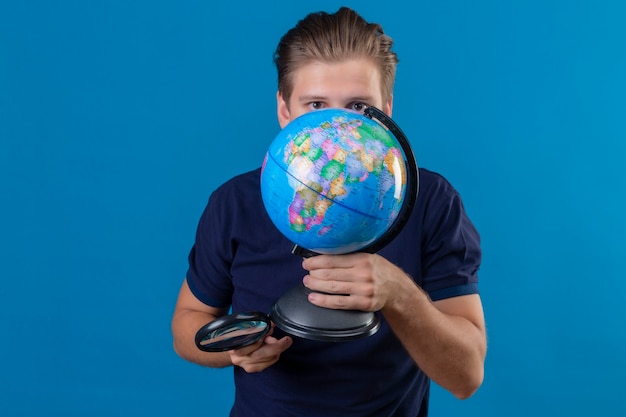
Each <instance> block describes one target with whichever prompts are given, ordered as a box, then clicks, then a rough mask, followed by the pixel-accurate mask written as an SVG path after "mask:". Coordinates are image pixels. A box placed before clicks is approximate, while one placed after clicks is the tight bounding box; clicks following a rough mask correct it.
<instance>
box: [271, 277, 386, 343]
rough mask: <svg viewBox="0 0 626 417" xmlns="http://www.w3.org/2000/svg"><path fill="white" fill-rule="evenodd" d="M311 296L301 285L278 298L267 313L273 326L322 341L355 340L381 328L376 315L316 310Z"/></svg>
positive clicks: (354, 311) (322, 308)
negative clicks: (310, 298)
mask: <svg viewBox="0 0 626 417" xmlns="http://www.w3.org/2000/svg"><path fill="white" fill-rule="evenodd" d="M310 293H311V290H309V289H308V288H306V287H305V286H304V285H298V286H296V287H294V288H292V289H291V290H289V291H287V293H285V295H283V296H282V297H281V298H279V299H278V301H276V303H275V304H274V305H273V306H272V309H271V312H270V317H271V318H272V321H273V322H274V323H275V324H276V327H278V328H279V329H281V330H283V331H284V332H286V333H289V334H291V335H294V336H298V337H302V338H304V339H310V340H317V341H324V342H343V341H351V340H357V339H361V338H365V337H368V336H371V335H373V334H374V333H376V332H377V331H378V329H379V328H380V319H379V317H378V316H377V315H376V314H375V313H372V312H369V311H356V310H333V309H329V308H324V307H319V306H316V305H315V304H312V303H311V302H310V301H309V300H308V295H309V294H310Z"/></svg>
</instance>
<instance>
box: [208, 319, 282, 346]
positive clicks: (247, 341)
mask: <svg viewBox="0 0 626 417" xmlns="http://www.w3.org/2000/svg"><path fill="white" fill-rule="evenodd" d="M270 329H271V319H270V317H269V316H268V315H267V314H265V313H261V312H253V313H238V314H230V315H227V316H223V317H219V318H218V319H216V320H213V321H212V322H210V323H207V324H205V325H204V326H202V327H201V328H200V329H199V330H198V331H197V332H196V338H195V341H196V346H197V347H198V349H200V350H203V351H205V352H225V351H227V350H232V349H239V348H242V347H245V346H249V345H251V344H253V343H256V342H257V341H259V340H261V339H262V338H264V337H265V336H266V335H267V334H268V333H269V331H270Z"/></svg>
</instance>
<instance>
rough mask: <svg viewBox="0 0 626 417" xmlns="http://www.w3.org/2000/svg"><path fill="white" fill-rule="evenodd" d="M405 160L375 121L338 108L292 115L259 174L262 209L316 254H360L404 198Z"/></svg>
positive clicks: (388, 223)
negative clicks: (358, 252)
mask: <svg viewBox="0 0 626 417" xmlns="http://www.w3.org/2000/svg"><path fill="white" fill-rule="evenodd" d="M405 161H406V157H405V155H404V152H403V150H402V147H401V145H400V143H399V142H398V140H397V139H396V138H395V136H394V135H393V134H391V133H390V132H389V131H388V130H387V129H385V127H383V126H382V125H381V124H379V123H378V122H376V121H374V120H372V119H369V118H368V117H365V116H363V115H362V114H360V113H357V112H353V111H350V110H344V109H324V110H318V111H314V112H309V113H306V114H304V115H302V116H300V117H298V118H296V119H294V120H292V121H291V122H290V123H289V124H288V125H287V126H285V128H284V129H282V130H281V131H280V132H279V134H278V135H277V136H276V138H275V139H274V141H273V142H272V143H271V145H270V147H269V149H268V151H267V153H266V155H265V159H264V161H263V166H262V171H261V195H262V198H263V204H264V206H265V209H266V211H267V213H268V215H269V217H270V219H271V220H272V222H273V223H274V225H275V226H276V227H277V228H278V230H279V231H280V232H281V233H282V234H283V235H284V236H285V237H287V238H288V239H289V240H290V241H292V242H293V243H294V244H297V245H298V246H300V247H301V248H304V249H308V250H311V251H314V252H317V253H320V254H345V253H351V252H356V251H359V250H361V249H363V248H365V247H367V246H369V245H370V244H372V243H373V242H375V241H376V240H377V239H379V238H380V237H381V236H382V235H383V234H384V233H385V232H386V231H387V230H388V229H389V227H390V226H391V225H392V224H393V222H394V220H395V219H396V218H397V216H398V213H399V211H400V208H401V207H402V204H403V203H404V198H405V192H406V184H407V165H406V162H405Z"/></svg>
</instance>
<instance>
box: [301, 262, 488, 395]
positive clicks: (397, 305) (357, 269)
mask: <svg viewBox="0 0 626 417" xmlns="http://www.w3.org/2000/svg"><path fill="white" fill-rule="evenodd" d="M303 267H304V269H306V270H308V271H309V275H307V276H305V278H304V284H305V285H306V286H307V287H308V288H310V289H312V290H314V291H320V292H323V293H326V294H321V293H315V292H314V293H312V294H310V295H309V300H310V301H311V302H312V303H314V304H316V305H319V306H322V307H328V308H337V309H355V310H363V311H377V310H380V311H381V312H382V313H383V315H384V317H385V319H386V320H387V322H388V323H389V325H390V326H391V328H392V329H393V331H394V332H395V334H396V335H397V337H398V338H399V339H400V341H401V342H402V344H403V345H404V347H405V348H406V350H407V351H408V353H409V354H410V355H411V357H412V358H413V360H414V361H415V362H416V363H417V365H418V366H419V367H420V368H421V369H422V370H423V371H424V372H425V373H426V374H427V375H428V376H429V377H430V378H431V379H432V380H433V381H435V382H436V383H437V384H439V385H441V386H442V387H444V388H445V389H447V390H449V391H450V392H452V393H453V394H454V395H455V396H457V397H458V398H467V397H469V396H471V395H472V394H473V393H474V392H475V391H476V390H477V389H478V387H479V386H480V385H481V383H482V380H483V374H484V361H485V354H486V349H487V342H486V331H485V322H484V317H483V310H482V304H481V301H480V297H479V296H478V295H477V294H474V295H466V296H460V297H455V298H450V299H446V300H441V301H437V302H432V301H431V300H430V298H429V297H428V295H427V294H426V293H425V292H424V291H423V290H422V289H421V288H419V287H418V286H417V285H416V284H415V282H414V281H413V280H412V279H411V278H410V277H409V276H408V275H407V274H405V273H404V271H402V270H401V269H400V268H398V267H397V266H395V265H393V264H392V263H391V262H389V261H387V260H386V259H385V258H383V257H381V256H379V255H372V254H365V253H358V254H351V255H339V256H328V255H321V256H314V257H312V258H307V259H305V260H304V262H303ZM329 294H349V296H345V295H329Z"/></svg>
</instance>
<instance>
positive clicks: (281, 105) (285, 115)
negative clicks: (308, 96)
mask: <svg viewBox="0 0 626 417" xmlns="http://www.w3.org/2000/svg"><path fill="white" fill-rule="evenodd" d="M276 113H277V115H278V124H280V127H281V129H282V128H284V127H285V126H287V124H288V123H289V122H290V121H291V115H290V113H289V106H288V105H287V103H286V102H285V100H284V99H283V95H282V94H281V93H280V91H279V92H277V93H276Z"/></svg>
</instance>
